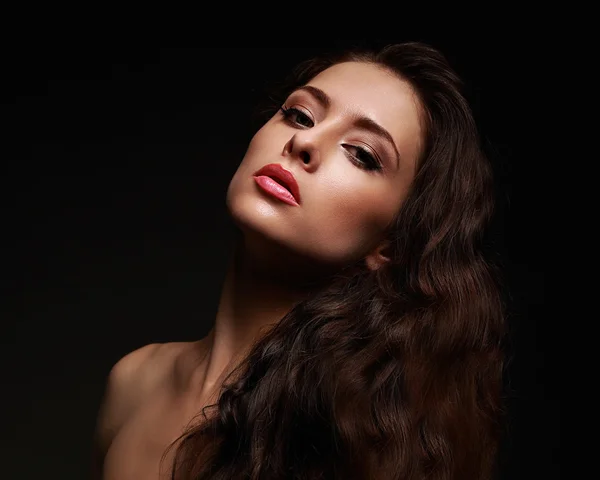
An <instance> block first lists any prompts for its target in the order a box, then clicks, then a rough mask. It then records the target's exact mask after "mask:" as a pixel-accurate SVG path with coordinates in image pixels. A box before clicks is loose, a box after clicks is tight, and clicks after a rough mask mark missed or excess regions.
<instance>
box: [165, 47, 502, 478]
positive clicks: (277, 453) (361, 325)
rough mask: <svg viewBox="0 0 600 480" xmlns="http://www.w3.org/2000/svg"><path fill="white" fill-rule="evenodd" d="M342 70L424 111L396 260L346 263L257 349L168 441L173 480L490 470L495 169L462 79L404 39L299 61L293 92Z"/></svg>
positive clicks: (496, 426)
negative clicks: (403, 92)
mask: <svg viewBox="0 0 600 480" xmlns="http://www.w3.org/2000/svg"><path fill="white" fill-rule="evenodd" d="M344 61H361V62H370V63H374V64H377V65H380V66H382V67H384V68H386V69H388V70H389V71H391V72H394V73H395V74H397V75H399V76H400V77H401V78H403V79H405V80H407V81H408V82H410V84H411V85H412V87H413V88H414V90H415V91H416V93H417V95H418V97H419V99H420V102H421V106H422V110H423V113H424V123H425V125H424V127H425V128H424V130H425V142H424V149H423V152H422V155H421V158H420V159H419V162H418V167H417V174H416V177H415V179H414V182H413V184H412V186H411V191H410V192H409V195H408V197H407V198H406V200H405V202H404V203H403V204H402V206H401V208H400V209H399V211H398V212H397V214H396V215H395V217H394V219H393V221H392V222H391V223H390V225H389V228H388V232H387V237H386V238H387V239H388V240H389V241H390V254H391V261H390V262H388V263H387V264H385V265H384V266H382V267H381V268H379V269H378V270H374V271H372V270H370V269H368V268H367V267H366V266H365V264H364V262H357V263H356V264H354V265H349V266H347V267H345V268H343V269H342V270H341V271H339V272H338V273H336V274H335V275H334V276H333V277H332V279H331V281H330V282H328V283H327V284H326V285H325V286H323V287H320V288H319V289H318V290H317V291H315V292H314V293H312V294H311V295H310V296H309V297H308V298H306V299H304V300H302V301H299V302H297V303H296V304H295V305H294V306H293V308H292V309H291V310H290V311H289V312H288V313H287V314H286V315H285V316H284V317H283V318H281V320H280V321H279V322H278V323H277V324H276V325H275V326H273V328H272V329H270V330H269V331H268V332H267V333H265V334H264V336H262V337H261V338H260V339H259V340H257V342H256V343H255V344H254V345H253V348H252V350H251V351H250V353H249V354H248V355H247V356H246V357H245V358H244V361H243V362H242V363H241V364H240V365H239V367H238V368H237V369H236V370H235V371H234V372H232V374H231V377H232V378H234V380H232V381H230V382H226V383H225V384H224V386H223V388H222V390H221V394H220V397H219V399H218V402H217V403H215V404H214V405H210V406H209V407H205V409H203V411H202V416H203V419H202V420H201V421H199V422H197V423H195V424H193V425H192V426H191V427H190V428H189V429H188V430H187V431H186V432H185V433H184V434H183V435H182V436H181V437H180V438H179V439H178V440H177V441H176V442H174V443H173V444H172V445H171V447H173V448H174V447H175V446H176V451H175V455H174V462H173V466H172V478H173V479H177V480H180V479H194V480H200V479H202V480H208V479H210V480H232V479H252V480H259V479H260V480H263V479H265V480H267V479H268V480H277V479H298V480H300V479H307V480H308V479H311V480H315V479H345V480H349V479H378V480H388V479H390V480H391V479H402V480H413V479H425V478H426V479H428V480H450V479H461V480H475V479H477V480H482V479H489V478H492V477H493V475H494V471H495V466H496V463H497V462H496V456H497V452H498V445H499V442H500V439H501V437H502V434H503V428H502V424H503V421H502V419H503V417H504V408H503V387H502V386H503V370H504V362H505V357H504V354H503V351H504V348H503V342H504V338H505V315H504V305H503V301H502V295H501V290H500V288H499V282H498V280H497V279H498V276H497V275H496V273H495V268H494V267H493V266H492V265H491V262H490V261H489V260H487V259H486V257H487V255H486V254H485V249H484V245H483V241H484V239H485V237H484V232H485V231H486V230H485V227H486V226H487V225H488V223H489V220H490V219H491V215H492V209H493V204H494V193H493V181H492V169H491V165H490V163H489V162H488V160H487V159H486V157H485V155H484V153H483V149H482V148H481V144H480V138H479V133H478V131H477V128H476V125H475V121H474V119H473V115H472V112H471V109H470V107H469V105H468V102H467V100H466V99H465V97H464V95H463V93H461V91H462V88H463V87H462V83H461V81H460V79H459V78H458V76H457V74H456V73H455V72H454V71H453V70H452V68H451V67H450V66H449V64H448V62H447V61H446V59H445V58H444V56H443V55H442V54H441V53H440V52H438V51H437V50H436V49H434V48H432V47H430V46H428V45H425V44H422V43H416V42H411V43H402V44H397V45H391V46H388V47H385V48H383V49H381V50H379V51H351V52H344V53H342V54H341V55H338V56H330V57H328V58H318V59H313V60H310V61H308V62H305V63H303V64H301V65H300V66H299V67H298V68H297V69H296V70H295V71H294V72H293V81H292V82H291V83H290V84H289V85H288V93H289V91H290V90H292V89H293V88H294V87H297V86H300V85H303V84H305V83H307V82H308V81H309V80H310V79H311V78H312V77H314V76H315V75H316V74H318V73H319V72H321V71H323V70H324V69H326V68H327V67H329V66H331V65H334V64H336V63H339V62H344ZM229 378H230V377H228V379H229ZM207 409H209V410H212V411H213V414H212V415H206V410H207Z"/></svg>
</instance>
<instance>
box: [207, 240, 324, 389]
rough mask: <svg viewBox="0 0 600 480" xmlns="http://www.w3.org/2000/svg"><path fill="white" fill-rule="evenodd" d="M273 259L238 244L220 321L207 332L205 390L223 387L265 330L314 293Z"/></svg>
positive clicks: (229, 270) (227, 276)
mask: <svg viewBox="0 0 600 480" xmlns="http://www.w3.org/2000/svg"><path fill="white" fill-rule="evenodd" d="M268 258H269V257H268V255H261V254H260V253H259V252H256V251H255V250H252V254H250V253H249V249H248V245H247V243H244V242H243V241H239V242H238V243H237V244H236V245H235V247H234V250H233V252H232V254H231V256H230V259H229V265H228V268H227V273H226V276H225V280H224V282H223V287H222V291H221V296H220V300H219V305H218V309H217V315H216V320H215V324H214V327H213V328H212V329H211V331H210V332H209V334H208V336H207V347H208V354H207V357H206V358H207V362H206V363H205V367H204V368H206V371H205V373H204V381H203V384H204V386H203V391H209V390H211V389H212V388H214V387H215V386H217V385H218V384H219V385H220V384H221V383H222V382H223V380H225V377H226V376H227V375H228V374H229V373H230V372H231V371H232V370H233V369H234V368H235V367H236V366H237V364H238V363H239V361H241V360H242V359H243V357H244V356H245V355H246V354H247V353H248V352H249V350H250V349H251V347H252V345H253V344H254V343H255V342H256V341H257V340H259V339H260V337H261V336H262V335H263V334H264V333H266V330H268V329H269V328H270V327H271V326H274V325H275V324H276V323H277V322H278V321H279V320H280V319H281V318H282V317H283V316H284V315H285V314H286V313H288V312H289V311H290V310H291V309H292V307H293V306H294V304H295V303H296V302H298V301H300V300H302V299H303V298H305V297H306V295H307V294H308V293H309V292H310V291H311V288H309V287H307V286H306V283H302V282H298V281H296V282H293V281H292V278H290V277H294V276H293V275H290V274H289V270H287V272H288V274H287V276H286V275H285V271H286V269H278V268H277V267H276V266H275V265H274V264H273V263H270V262H269V261H268V260H267V259H268ZM270 258H273V255H272V252H271V257H270ZM297 278H298V277H297ZM309 285H311V286H312V287H313V288H314V285H315V284H314V283H309Z"/></svg>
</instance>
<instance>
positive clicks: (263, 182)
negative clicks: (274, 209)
mask: <svg viewBox="0 0 600 480" xmlns="http://www.w3.org/2000/svg"><path fill="white" fill-rule="evenodd" d="M254 180H256V183H257V184H258V186H259V187H260V188H262V189H263V190H264V191H265V192H267V193H268V194H270V195H272V196H274V197H275V198H278V199H279V200H281V201H282V202H285V203H287V204H288V205H294V206H299V204H298V202H297V201H296V199H295V198H294V196H293V195H292V194H291V193H290V192H289V191H288V190H287V189H286V188H284V187H282V186H281V185H279V184H278V183H277V182H276V181H275V180H273V179H272V178H270V177H267V176H265V175H259V176H257V177H256V176H255V177H254Z"/></svg>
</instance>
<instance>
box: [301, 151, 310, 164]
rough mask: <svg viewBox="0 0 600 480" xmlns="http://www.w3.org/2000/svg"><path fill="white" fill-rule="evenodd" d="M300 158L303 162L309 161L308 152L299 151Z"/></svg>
mask: <svg viewBox="0 0 600 480" xmlns="http://www.w3.org/2000/svg"><path fill="white" fill-rule="evenodd" d="M300 158H301V159H302V161H303V162H304V163H308V162H310V154H309V153H308V152H300Z"/></svg>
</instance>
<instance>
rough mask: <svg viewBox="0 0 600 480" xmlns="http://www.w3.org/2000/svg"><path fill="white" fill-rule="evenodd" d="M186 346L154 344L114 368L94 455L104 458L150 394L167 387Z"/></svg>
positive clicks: (179, 343) (98, 426) (105, 392)
mask: <svg viewBox="0 0 600 480" xmlns="http://www.w3.org/2000/svg"><path fill="white" fill-rule="evenodd" d="M188 345H189V342H171V343H153V344H149V345H145V346H143V347H141V348H138V349H136V350H134V351H132V352H130V353H128V354H127V355H125V356H124V357H122V358H121V359H120V360H119V361H118V362H117V363H115V364H114V365H113V367H112V368H111V370H110V373H109V375H108V378H107V381H106V385H105V390H104V396H103V399H102V404H101V406H100V410H99V412H98V416H97V421H96V431H95V444H96V449H97V454H98V455H100V456H103V455H104V454H105V453H106V451H107V450H108V448H109V446H110V444H111V442H112V439H113V438H114V437H115V435H116V434H117V433H118V431H119V429H120V428H121V427H122V426H123V425H124V424H125V423H126V422H127V420H128V419H129V418H130V417H131V416H132V415H133V414H134V413H135V411H136V410H137V409H138V408H139V407H140V406H141V404H142V402H143V401H144V399H145V398H148V397H149V396H150V395H151V394H152V392H153V391H156V389H159V388H162V387H164V386H165V385H167V382H169V381H170V379H171V378H172V372H173V365H174V363H175V361H176V359H177V358H178V356H180V354H181V352H182V351H183V350H185V349H186V348H188Z"/></svg>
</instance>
